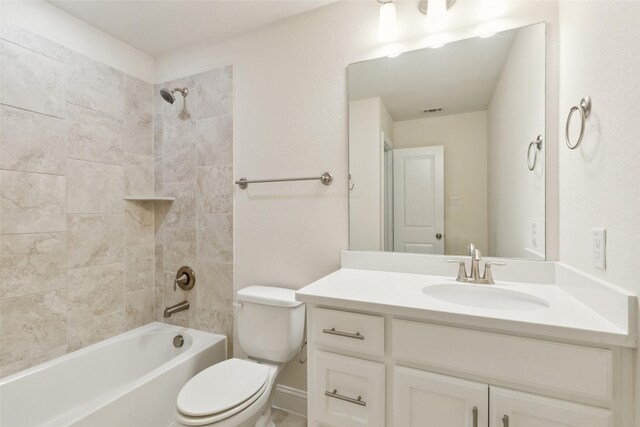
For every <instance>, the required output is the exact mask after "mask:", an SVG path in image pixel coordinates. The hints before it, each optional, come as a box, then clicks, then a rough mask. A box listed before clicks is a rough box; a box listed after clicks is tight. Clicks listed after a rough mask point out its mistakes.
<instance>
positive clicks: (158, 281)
mask: <svg viewBox="0 0 640 427" xmlns="http://www.w3.org/2000/svg"><path fill="white" fill-rule="evenodd" d="M155 249H156V251H155V286H156V287H158V288H160V289H162V283H163V280H164V246H162V245H159V244H157V243H156V245H155Z"/></svg>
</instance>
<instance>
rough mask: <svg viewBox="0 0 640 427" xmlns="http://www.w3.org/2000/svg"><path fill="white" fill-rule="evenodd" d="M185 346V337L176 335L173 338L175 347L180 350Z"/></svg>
mask: <svg viewBox="0 0 640 427" xmlns="http://www.w3.org/2000/svg"><path fill="white" fill-rule="evenodd" d="M183 345H184V337H183V336H182V335H176V336H175V337H173V346H174V347H177V348H180V347H182V346H183Z"/></svg>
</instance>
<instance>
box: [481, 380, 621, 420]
mask: <svg viewBox="0 0 640 427" xmlns="http://www.w3.org/2000/svg"><path fill="white" fill-rule="evenodd" d="M490 395H491V397H490V399H489V400H490V401H491V409H490V415H489V420H490V423H489V426H490V427H613V414H612V413H611V411H608V410H606V409H601V408H595V407H592V406H586V405H579V404H577V403H572V402H566V401H564V400H559V399H552V398H549V397H542V396H536V395H534V394H529V393H522V392H517V391H513V390H506V389H502V388H498V387H491V393H490Z"/></svg>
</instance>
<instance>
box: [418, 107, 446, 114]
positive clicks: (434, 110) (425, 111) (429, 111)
mask: <svg viewBox="0 0 640 427" xmlns="http://www.w3.org/2000/svg"><path fill="white" fill-rule="evenodd" d="M440 111H442V108H440V107H438V108H427V109H426V110H422V112H423V113H428V114H431V113H439V112H440Z"/></svg>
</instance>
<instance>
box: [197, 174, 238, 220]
mask: <svg viewBox="0 0 640 427" xmlns="http://www.w3.org/2000/svg"><path fill="white" fill-rule="evenodd" d="M233 185H234V184H233V166H232V165H223V166H207V167H199V168H198V193H197V194H198V197H197V198H198V209H197V210H198V213H233Z"/></svg>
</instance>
